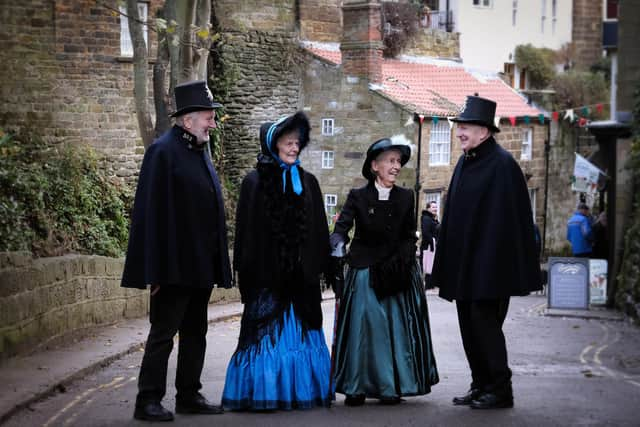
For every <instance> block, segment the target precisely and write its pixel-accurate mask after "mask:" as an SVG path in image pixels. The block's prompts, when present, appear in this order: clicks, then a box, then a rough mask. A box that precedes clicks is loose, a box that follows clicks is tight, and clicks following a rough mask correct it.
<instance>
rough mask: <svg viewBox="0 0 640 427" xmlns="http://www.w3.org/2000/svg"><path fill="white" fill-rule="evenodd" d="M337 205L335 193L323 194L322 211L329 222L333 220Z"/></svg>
mask: <svg viewBox="0 0 640 427" xmlns="http://www.w3.org/2000/svg"><path fill="white" fill-rule="evenodd" d="M337 206H338V195H337V194H325V195H324V211H325V212H326V213H327V218H328V221H329V224H331V222H332V220H333V216H334V215H335V214H336V211H337Z"/></svg>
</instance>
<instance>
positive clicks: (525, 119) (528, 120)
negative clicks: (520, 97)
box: [524, 116, 531, 125]
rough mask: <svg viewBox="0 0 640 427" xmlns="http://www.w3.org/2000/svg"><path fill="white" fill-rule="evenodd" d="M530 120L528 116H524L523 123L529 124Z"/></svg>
mask: <svg viewBox="0 0 640 427" xmlns="http://www.w3.org/2000/svg"><path fill="white" fill-rule="evenodd" d="M530 121H531V119H530V118H529V116H524V123H525V124H527V125H528V124H529V122H530Z"/></svg>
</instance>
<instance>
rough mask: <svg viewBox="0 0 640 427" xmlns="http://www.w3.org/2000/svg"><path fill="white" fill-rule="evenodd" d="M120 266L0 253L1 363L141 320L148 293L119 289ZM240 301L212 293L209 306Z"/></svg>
mask: <svg viewBox="0 0 640 427" xmlns="http://www.w3.org/2000/svg"><path fill="white" fill-rule="evenodd" d="M123 266H124V259H123V258H107V257H101V256H89V255H67V256H63V257H54V258H38V259H33V258H32V257H31V254H30V253H29V252H0V361H1V360H3V359H6V358H8V357H11V356H14V355H16V354H21V353H28V352H31V351H34V350H36V349H38V348H41V347H42V346H46V345H48V344H52V343H56V342H57V341H59V340H64V339H67V338H69V337H71V336H73V335H74V334H77V333H82V332H83V331H87V330H89V329H90V328H92V327H98V326H104V325H108V324H112V323H115V322H117V321H120V320H123V319H129V318H138V317H143V316H145V315H146V314H147V313H148V310H149V293H148V292H145V291H141V290H139V289H125V288H122V287H120V279H121V277H122V268H123ZM239 299H240V295H239V292H238V290H237V288H233V289H215V290H214V292H213V294H212V296H211V300H210V302H219V301H238V300H239Z"/></svg>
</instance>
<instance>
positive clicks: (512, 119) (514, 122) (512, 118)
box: [509, 116, 516, 126]
mask: <svg viewBox="0 0 640 427" xmlns="http://www.w3.org/2000/svg"><path fill="white" fill-rule="evenodd" d="M509 121H510V122H511V126H515V125H516V117H515V116H511V117H509Z"/></svg>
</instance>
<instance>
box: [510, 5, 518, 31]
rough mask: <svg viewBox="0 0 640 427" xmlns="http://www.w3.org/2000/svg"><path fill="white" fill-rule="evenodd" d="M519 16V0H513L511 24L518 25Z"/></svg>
mask: <svg viewBox="0 0 640 427" xmlns="http://www.w3.org/2000/svg"><path fill="white" fill-rule="evenodd" d="M517 17H518V0H513V6H512V9H511V25H513V26H514V27H515V26H516V18H517Z"/></svg>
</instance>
